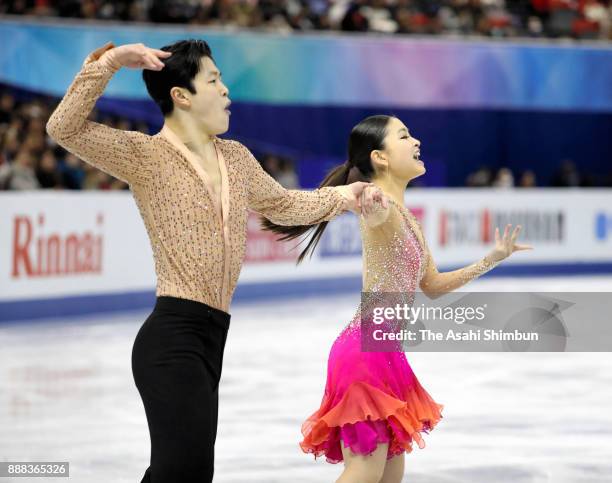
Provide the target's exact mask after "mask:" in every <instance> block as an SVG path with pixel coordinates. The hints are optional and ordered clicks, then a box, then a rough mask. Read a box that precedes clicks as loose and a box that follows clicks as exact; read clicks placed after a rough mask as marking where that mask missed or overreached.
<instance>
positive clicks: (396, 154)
mask: <svg viewBox="0 0 612 483" xmlns="http://www.w3.org/2000/svg"><path fill="white" fill-rule="evenodd" d="M420 146H421V141H419V140H418V139H416V138H414V137H412V136H411V135H410V131H409V130H408V128H407V127H406V126H405V125H404V123H403V122H402V121H400V120H399V119H397V118H395V117H392V118H391V119H390V120H389V124H387V136H386V137H385V142H384V149H382V150H377V151H372V162H373V163H374V166H376V171H377V173H378V176H379V177H381V178H385V177H387V176H388V177H393V178H395V179H399V180H401V181H405V182H408V181H410V180H412V179H414V178H416V177H418V176H421V175H423V174H425V171H426V169H425V164H424V163H423V161H421V160H420V159H419V157H420V154H421V151H420ZM387 170H388V173H387Z"/></svg>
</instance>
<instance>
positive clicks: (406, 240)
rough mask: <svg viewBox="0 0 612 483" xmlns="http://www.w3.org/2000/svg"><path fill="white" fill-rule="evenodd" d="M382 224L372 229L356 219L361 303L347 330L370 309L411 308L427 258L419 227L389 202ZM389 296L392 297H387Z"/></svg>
mask: <svg viewBox="0 0 612 483" xmlns="http://www.w3.org/2000/svg"><path fill="white" fill-rule="evenodd" d="M388 209H389V214H388V217H387V219H386V221H385V222H383V223H382V224H380V225H378V226H375V227H371V226H368V224H367V223H366V222H365V220H364V218H363V216H362V217H360V218H359V226H360V231H361V240H362V245H363V287H362V292H363V295H362V300H361V303H360V304H359V307H358V309H357V311H356V312H355V315H354V316H353V318H352V320H351V322H349V324H348V326H347V329H348V330H351V328H355V329H356V328H357V327H358V326H359V325H360V320H361V314H362V313H364V314H365V313H366V312H367V311H368V310H369V309H370V308H371V307H373V306H378V305H387V304H388V303H389V302H390V301H391V300H393V302H394V303H403V304H407V305H412V304H413V303H414V294H415V292H416V291H417V290H419V283H420V281H421V279H422V278H423V275H424V273H425V269H426V267H427V263H428V260H429V257H430V253H429V250H428V248H427V244H426V242H425V239H424V236H423V233H422V229H421V226H420V224H419V222H418V221H417V219H416V218H415V217H414V215H413V214H412V213H410V210H408V208H406V207H404V206H402V205H399V204H398V203H395V202H394V201H393V200H391V199H389V208H388ZM390 294H392V295H390Z"/></svg>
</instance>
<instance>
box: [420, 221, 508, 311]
mask: <svg viewBox="0 0 612 483" xmlns="http://www.w3.org/2000/svg"><path fill="white" fill-rule="evenodd" d="M417 225H418V227H419V230H420V231H421V234H422V237H423V244H424V248H425V250H424V251H425V260H426V262H425V263H427V266H426V268H425V273H424V274H423V278H422V279H421V282H420V287H421V290H422V291H423V293H424V294H425V295H426V296H427V297H429V298H432V299H435V298H438V297H440V296H442V295H444V294H445V293H448V292H452V291H453V290H456V289H458V288H460V287H462V286H463V285H465V284H467V283H468V282H470V281H471V280H474V279H476V278H478V277H480V276H481V275H483V274H485V273H487V272H488V271H490V270H492V269H493V268H495V267H496V266H497V265H499V264H500V263H501V262H502V260H498V261H493V260H491V259H490V258H489V256H488V255H487V256H484V257H483V258H481V259H480V260H478V261H476V262H474V263H472V264H471V265H467V266H465V267H463V268H459V269H457V270H453V271H452V272H442V273H440V272H438V268H437V267H436V264H435V262H434V259H433V256H432V254H431V251H430V250H429V246H428V244H427V239H426V238H425V233H424V232H423V229H422V227H421V224H420V223H418V221H417Z"/></svg>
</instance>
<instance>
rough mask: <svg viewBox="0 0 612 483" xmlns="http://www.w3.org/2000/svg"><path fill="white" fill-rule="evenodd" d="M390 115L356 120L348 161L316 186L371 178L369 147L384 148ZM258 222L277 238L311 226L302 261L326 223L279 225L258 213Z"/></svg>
mask: <svg viewBox="0 0 612 483" xmlns="http://www.w3.org/2000/svg"><path fill="white" fill-rule="evenodd" d="M391 119H392V116H385V115H378V116H370V117H367V118H365V119H364V120H363V121H361V122H360V123H359V124H357V125H356V126H355V127H354V128H353V129H352V131H351V134H350V136H349V141H348V161H347V162H346V163H344V164H341V165H340V166H336V167H335V168H334V169H332V170H331V171H330V172H329V174H328V175H327V176H326V177H325V179H324V180H323V181H322V182H321V184H320V185H319V188H323V187H326V186H341V185H347V184H351V183H354V182H356V181H370V180H371V179H372V175H373V174H374V166H373V165H372V159H371V158H370V155H371V154H372V151H375V150H377V149H384V147H385V146H384V143H385V137H386V136H387V125H388V124H389V121H390V120H391ZM260 222H261V226H262V228H263V229H264V230H268V231H272V232H274V233H277V234H279V235H282V236H281V237H280V238H279V240H281V241H285V240H293V239H295V238H298V237H299V236H301V235H303V234H305V233H307V232H309V231H312V230H314V232H313V233H312V235H311V236H310V240H309V241H308V244H307V245H306V248H304V249H303V250H302V252H301V253H300V255H299V256H298V259H297V263H301V262H302V260H304V258H305V257H306V255H308V253H310V256H312V253H313V252H314V249H315V248H316V246H317V244H318V243H319V240H320V239H321V236H323V232H324V231H325V228H326V227H327V223H328V222H327V221H323V222H321V223H319V224H317V225H302V226H282V225H277V224H276V223H272V222H271V221H270V220H268V219H266V218H264V217H261V219H260ZM300 243H302V242H300Z"/></svg>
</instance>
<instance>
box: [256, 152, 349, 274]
mask: <svg viewBox="0 0 612 483" xmlns="http://www.w3.org/2000/svg"><path fill="white" fill-rule="evenodd" d="M352 168H353V166H352V165H351V164H350V163H349V162H348V161H347V162H346V163H344V164H341V165H339V166H336V167H335V168H334V169H332V170H331V171H330V172H329V173H328V175H327V176H326V177H325V179H324V180H323V181H322V182H321V184H320V185H319V188H325V187H328V186H343V185H346V184H348V181H349V178H350V175H352V172H351V169H352ZM355 170H356V168H355ZM260 223H261V227H262V228H263V229H264V230H266V231H272V232H274V233H276V234H278V235H282V236H281V237H280V238H279V240H280V241H288V240H294V239H295V238H298V237H299V236H301V235H303V234H305V233H308V232H309V231H312V230H314V233H313V234H312V236H311V237H310V240H309V241H308V244H307V245H306V248H304V249H303V250H302V251H301V253H300V255H299V256H298V259H297V263H301V262H302V260H304V258H305V257H306V255H308V253H310V254H311V256H312V253H313V252H314V249H315V247H316V246H317V244H318V243H319V240H320V239H321V236H323V232H324V231H325V228H326V227H327V223H328V222H327V221H322V222H321V223H318V224H316V225H300V226H283V225H277V224H276V223H273V222H271V221H270V220H268V219H267V218H264V217H263V216H262V217H260ZM300 243H302V242H300ZM298 245H299V243H298Z"/></svg>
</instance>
